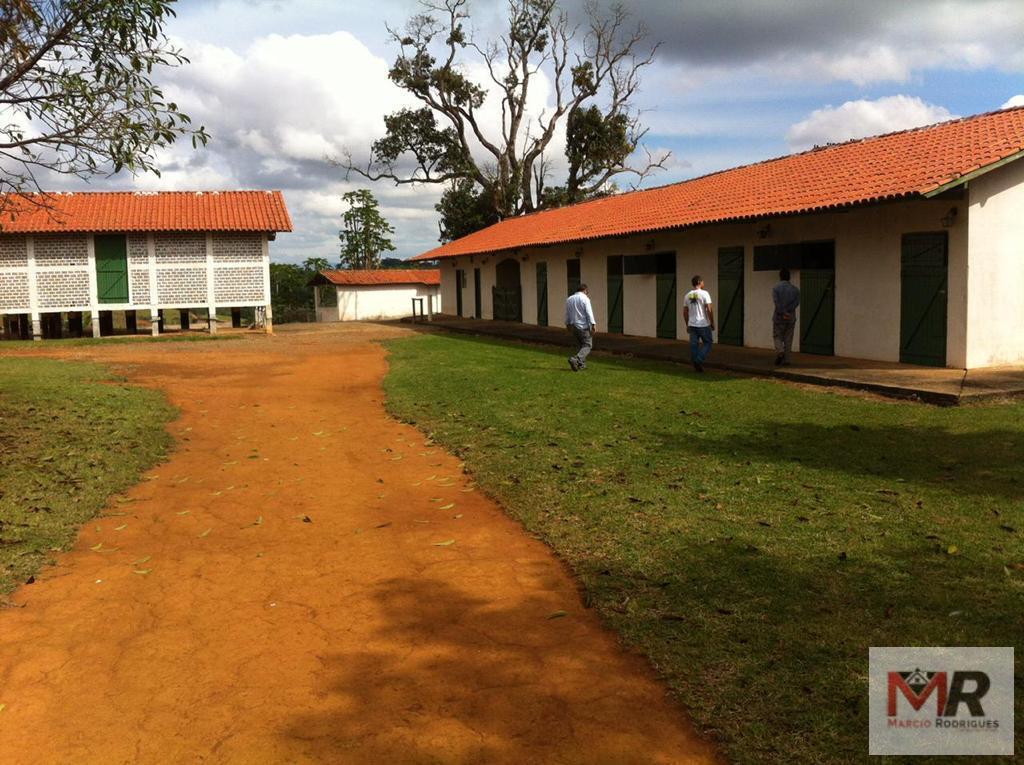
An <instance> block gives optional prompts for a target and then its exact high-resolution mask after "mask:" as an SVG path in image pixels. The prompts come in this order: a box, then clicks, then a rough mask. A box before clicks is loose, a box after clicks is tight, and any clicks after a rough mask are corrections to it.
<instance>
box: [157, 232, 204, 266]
mask: <svg viewBox="0 0 1024 765" xmlns="http://www.w3.org/2000/svg"><path fill="white" fill-rule="evenodd" d="M156 260H157V264H158V266H159V265H160V261H163V262H164V263H205V262H206V234H157V235H156Z"/></svg>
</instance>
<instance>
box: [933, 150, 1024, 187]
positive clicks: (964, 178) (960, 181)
mask: <svg viewBox="0 0 1024 765" xmlns="http://www.w3.org/2000/svg"><path fill="white" fill-rule="evenodd" d="M1022 157H1024V149H1021V150H1020V151H1017V152H1014V153H1013V154H1010V155H1009V156H1007V157H1003V158H1002V159H997V160H996V161H995V162H990V163H989V164H987V165H985V166H983V167H979V168H978V169H977V170H972V171H971V172H969V173H965V174H964V175H961V176H960V177H959V178H956V179H954V180H952V181H948V182H946V183H943V184H942V185H941V186H936V187H935V188H934V189H932V190H931V191H924V192H922V193H921V196H923V197H924V198H925V199H931V198H932V197H935V196H938V195H939V194H942V193H943V192H946V191H949V190H950V189H955V188H956V187H957V186H963V185H964V184H966V183H967V182H968V181H973V180H974V179H975V178H979V177H981V176H982V175H985V174H986V173H990V172H992V171H993V170H998V169H999V168H1000V167H1002V166H1003V165H1008V164H1010V163H1011V162H1016V161H1017V160H1018V159H1021V158H1022Z"/></svg>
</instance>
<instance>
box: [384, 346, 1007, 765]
mask: <svg viewBox="0 0 1024 765" xmlns="http://www.w3.org/2000/svg"><path fill="white" fill-rule="evenodd" d="M389 347H390V352H391V357H390V362H391V372H390V375H389V376H388V378H387V381H386V389H387V393H388V400H389V406H390V407H391V410H392V412H393V413H394V414H395V415H397V416H398V417H401V418H403V419H405V420H408V421H410V422H414V423H415V424H416V425H418V426H419V427H420V428H422V429H423V430H424V431H426V432H428V433H430V434H432V436H433V437H434V438H435V439H436V440H438V441H439V442H440V443H442V444H443V445H445V446H446V447H448V448H449V449H451V450H453V451H454V452H456V453H457V454H459V455H461V456H462V457H463V458H464V460H465V462H466V465H467V468H468V469H469V470H470V471H471V472H472V473H473V475H474V476H475V477H476V479H477V480H478V481H479V483H480V485H481V486H482V487H483V488H485V489H486V490H487V491H488V492H489V493H490V494H491V495H493V496H494V497H495V498H497V499H498V500H499V501H500V502H502V503H503V505H504V506H505V507H506V508H507V509H508V511H509V512H510V513H511V514H512V515H514V516H515V517H516V518H518V519H520V520H521V521H522V523H523V524H524V525H525V526H526V528H528V529H530V530H531V531H533V532H535V533H537V534H538V535H539V536H541V537H542V538H543V539H545V540H546V541H547V542H548V543H549V544H551V546H552V547H553V548H554V549H555V550H556V551H557V552H558V553H559V554H560V555H561V556H562V557H563V558H564V559H565V560H566V561H567V562H568V563H569V564H570V566H571V567H572V568H573V570H574V571H575V572H576V574H577V575H578V577H579V578H580V580H581V581H582V583H583V585H584V587H585V594H586V598H587V599H588V601H589V603H590V604H592V605H593V606H594V607H595V608H597V609H598V610H599V611H600V613H601V614H602V615H603V616H604V618H605V619H606V620H607V622H608V623H609V624H611V625H612V626H613V627H614V628H615V629H617V630H618V631H619V633H620V634H621V635H622V637H623V639H624V640H625V641H626V642H627V643H628V644H630V645H632V646H635V647H637V648H639V649H640V650H641V651H643V652H644V653H646V654H647V656H649V657H650V659H651V661H652V662H653V663H654V665H655V666H656V667H657V669H658V671H659V672H660V673H661V674H662V676H663V677H664V678H665V679H666V681H667V682H668V683H669V684H670V685H671V687H672V688H673V689H674V690H675V691H676V693H677V694H678V696H679V698H680V699H681V700H682V702H683V704H684V705H685V706H686V707H687V708H688V709H689V710H690V712H691V713H692V715H693V717H694V719H695V721H696V723H697V725H698V726H699V727H700V728H701V729H703V730H704V731H706V732H707V733H708V734H709V735H711V736H713V737H714V738H715V740H717V741H718V742H720V745H721V748H722V750H723V753H724V754H725V755H726V757H727V758H728V759H729V760H730V761H731V762H735V763H755V762H757V763H763V762H773V763H774V762H778V763H850V762H865V761H867V760H868V755H867V751H868V750H867V662H868V647H869V646H915V645H939V646H943V645H965V646H1017V647H1019V645H1020V642H1021V638H1022V636H1024V464H1022V457H1024V405H1022V404H1012V405H1002V406H997V405H989V406H975V407H964V408H959V409H940V408H935V407H929V406H926V405H920V404H909V403H896V402H888V401H879V400H868V399H865V398H859V397H854V396H848V395H839V394H836V393H833V392H826V391H815V390H808V389H805V388H801V387H796V386H791V385H787V384H783V383H779V382H772V381H767V380H758V379H748V378H735V377H728V376H725V375H719V374H706V375H703V376H697V375H695V374H693V373H692V372H690V371H689V370H688V369H686V368H684V367H681V366H673V365H669V364H661V363H654V362H637V361H627V360H618V359H609V358H594V357H592V361H591V363H590V364H589V365H588V366H589V369H588V370H587V371H585V372H583V373H580V374H573V373H572V372H570V371H569V368H568V365H567V364H566V362H565V355H566V354H565V353H564V352H562V351H548V350H545V349H538V348H535V347H528V346H522V345H513V344H506V343H502V342H499V341H488V340H480V339H474V338H464V337H455V336H445V335H421V336H418V337H415V338H410V339H403V340H398V341H394V342H393V343H391V344H390V346H389ZM1019 654H1020V652H1019V651H1018V661H1017V667H1018V670H1017V677H1016V699H1017V707H1016V714H1017V731H1018V741H1019V739H1020V732H1021V731H1022V729H1024V728H1022V722H1024V680H1022V678H1024V673H1022V671H1021V666H1022V663H1024V662H1022V658H1021V656H1020V655H1019ZM1019 746H1020V743H1018V747H1019ZM876 759H879V760H881V761H883V762H885V761H886V760H885V759H884V758H876ZM908 760H909V758H908ZM888 761H890V762H891V761H893V760H892V759H890V760H888ZM915 761H919V760H916V759H915ZM932 761H934V760H932Z"/></svg>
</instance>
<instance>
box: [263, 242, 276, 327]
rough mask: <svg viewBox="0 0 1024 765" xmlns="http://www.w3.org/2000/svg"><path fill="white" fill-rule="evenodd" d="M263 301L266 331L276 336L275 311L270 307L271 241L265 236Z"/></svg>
mask: <svg viewBox="0 0 1024 765" xmlns="http://www.w3.org/2000/svg"><path fill="white" fill-rule="evenodd" d="M263 299H264V300H265V301H266V312H267V319H266V321H265V322H264V330H265V331H266V333H267V334H268V335H272V334H274V310H273V308H272V307H271V305H270V239H269V238H268V237H267V235H266V234H264V235H263Z"/></svg>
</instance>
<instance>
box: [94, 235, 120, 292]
mask: <svg viewBox="0 0 1024 765" xmlns="http://www.w3.org/2000/svg"><path fill="white" fill-rule="evenodd" d="M93 242H94V245H95V251H96V293H97V296H98V298H99V302H101V303H127V302H128V242H127V240H126V238H125V236H124V234H97V235H96V236H95V237H94V239H93Z"/></svg>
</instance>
